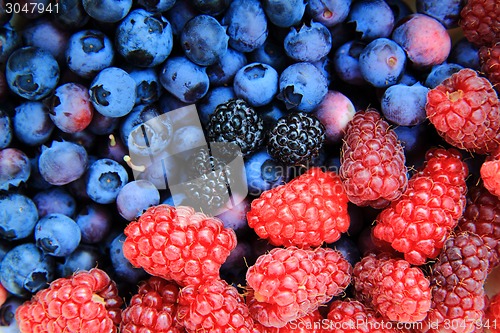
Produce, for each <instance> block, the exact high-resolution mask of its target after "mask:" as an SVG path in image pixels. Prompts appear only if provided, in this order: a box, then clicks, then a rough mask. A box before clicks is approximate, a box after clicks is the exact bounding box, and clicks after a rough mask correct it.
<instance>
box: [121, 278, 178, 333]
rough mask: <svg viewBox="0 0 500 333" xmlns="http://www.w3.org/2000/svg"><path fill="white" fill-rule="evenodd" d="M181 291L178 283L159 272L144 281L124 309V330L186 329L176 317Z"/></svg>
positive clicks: (169, 332) (173, 332)
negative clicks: (160, 274)
mask: <svg viewBox="0 0 500 333" xmlns="http://www.w3.org/2000/svg"><path fill="white" fill-rule="evenodd" d="M178 294H179V286H178V285H176V284H175V283H173V282H169V281H166V280H164V279H162V278H159V277H156V276H152V277H150V278H149V279H148V280H146V281H143V282H141V283H140V285H139V290H138V291H137V294H135V295H133V296H132V299H131V300H130V304H129V305H128V307H127V308H125V309H124V310H123V312H122V322H121V324H120V332H121V333H135V332H141V331H149V332H156V333H181V332H184V329H183V328H182V326H180V324H178V323H177V320H175V314H176V310H177V297H178Z"/></svg>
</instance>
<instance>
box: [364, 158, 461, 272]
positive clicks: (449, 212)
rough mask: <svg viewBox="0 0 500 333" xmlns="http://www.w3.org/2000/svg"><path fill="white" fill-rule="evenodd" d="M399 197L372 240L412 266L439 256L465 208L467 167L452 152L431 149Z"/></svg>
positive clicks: (381, 217) (380, 218) (382, 216)
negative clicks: (383, 242) (388, 245)
mask: <svg viewBox="0 0 500 333" xmlns="http://www.w3.org/2000/svg"><path fill="white" fill-rule="evenodd" d="M426 158H427V161H426V163H425V165H424V167H423V169H422V170H420V171H419V172H418V173H416V174H415V175H413V177H412V178H411V179H410V180H409V181H408V187H407V189H406V191H405V192H404V193H403V195H402V196H401V197H400V198H399V199H398V200H396V201H394V202H392V203H391V205H390V206H389V207H387V208H386V209H384V210H383V211H382V212H381V213H380V214H379V216H378V218H377V224H376V225H375V227H374V228H373V236H374V237H375V238H377V239H380V240H383V241H386V242H389V243H390V244H391V245H392V247H393V248H394V249H395V250H396V251H399V252H402V253H403V254H404V258H405V259H406V260H407V261H408V262H409V263H410V264H414V265H422V264H424V263H425V262H426V260H427V259H434V258H436V257H437V256H438V255H439V252H440V250H441V248H442V247H443V244H444V242H445V240H446V238H447V237H448V235H449V233H450V232H451V230H453V228H455V226H456V225H457V223H458V219H459V218H460V216H461V215H462V213H463V209H464V207H465V200H466V199H465V192H466V190H467V187H466V184H465V177H466V176H467V174H468V169H467V166H466V164H465V163H464V162H462V160H461V159H460V154H459V153H458V151H456V150H454V149H450V150H445V149H431V150H429V152H428V153H427V156H426Z"/></svg>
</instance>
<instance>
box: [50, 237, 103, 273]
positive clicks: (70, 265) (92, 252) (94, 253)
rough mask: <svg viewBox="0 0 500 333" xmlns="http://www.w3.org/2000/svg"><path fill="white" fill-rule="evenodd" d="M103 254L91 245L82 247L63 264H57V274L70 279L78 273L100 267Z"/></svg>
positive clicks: (65, 259)
mask: <svg viewBox="0 0 500 333" xmlns="http://www.w3.org/2000/svg"><path fill="white" fill-rule="evenodd" d="M100 258H101V253H100V252H99V250H98V249H97V248H96V247H94V246H90V245H80V246H79V247H77V248H76V249H75V250H74V251H73V252H72V253H71V254H70V255H68V256H67V257H65V258H64V261H63V262H62V263H57V264H56V270H57V274H58V275H59V276H60V277H69V276H71V275H73V274H74V273H76V272H78V271H88V270H90V269H92V268H94V267H97V266H98V263H99V260H100Z"/></svg>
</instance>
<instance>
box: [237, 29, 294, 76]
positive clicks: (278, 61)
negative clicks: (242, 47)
mask: <svg viewBox="0 0 500 333" xmlns="http://www.w3.org/2000/svg"><path fill="white" fill-rule="evenodd" d="M245 54H247V58H248V61H249V62H261V63H264V64H268V65H269V66H271V67H273V68H274V69H276V70H277V71H278V73H281V72H282V71H283V70H284V69H285V68H286V67H287V66H288V65H290V59H289V58H288V57H287V56H286V53H285V49H284V48H283V44H282V43H277V42H276V41H275V40H274V39H273V38H272V37H271V36H269V37H268V38H267V39H266V41H265V42H264V44H263V45H262V46H260V47H258V48H256V49H255V50H253V51H252V52H250V53H245ZM245 65H246V64H245Z"/></svg>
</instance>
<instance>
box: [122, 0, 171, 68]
mask: <svg viewBox="0 0 500 333" xmlns="http://www.w3.org/2000/svg"><path fill="white" fill-rule="evenodd" d="M115 44H116V50H117V51H118V53H119V54H120V55H122V56H123V57H124V58H125V59H126V60H127V61H128V62H129V63H131V64H132V65H134V66H138V67H153V66H156V65H158V64H160V63H162V62H164V61H165V59H167V57H168V56H169V55H170V52H171V51H172V47H173V34H172V27H171V26H170V23H169V22H168V21H167V20H166V19H165V18H164V17H163V16H158V17H156V16H154V15H153V13H150V12H147V11H145V10H144V9H136V10H133V11H131V12H130V14H128V15H127V17H125V18H124V19H123V20H122V21H121V22H120V25H119V26H118V28H117V29H116V36H115Z"/></svg>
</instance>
